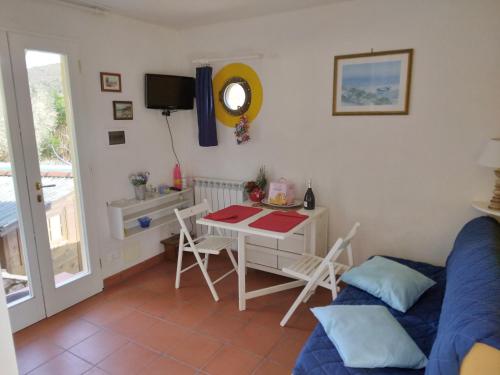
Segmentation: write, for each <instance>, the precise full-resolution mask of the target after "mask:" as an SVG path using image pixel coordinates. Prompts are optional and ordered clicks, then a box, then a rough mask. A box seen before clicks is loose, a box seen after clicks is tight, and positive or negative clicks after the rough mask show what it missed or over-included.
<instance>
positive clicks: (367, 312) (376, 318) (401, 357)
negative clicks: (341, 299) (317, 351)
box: [311, 305, 427, 369]
mask: <svg viewBox="0 0 500 375" xmlns="http://www.w3.org/2000/svg"><path fill="white" fill-rule="evenodd" d="M311 311H312V312H313V314H314V316H315V317H316V318H317V319H318V320H319V322H320V323H321V325H322V327H323V329H324V330H325V332H326V334H327V336H328V337H329V338H330V341H331V342H332V343H333V345H335V348H336V349H337V351H338V352H339V354H340V356H341V357H342V360H343V361H344V366H346V367H357V368H359V367H362V368H383V367H399V368H414V369H421V368H424V367H425V365H426V364H427V358H426V357H425V355H424V353H422V351H421V350H420V348H419V347H418V346H417V345H416V344H415V342H414V341H413V340H412V339H411V337H410V336H409V335H408V334H407V333H406V331H405V330H404V329H403V327H401V325H400V324H399V323H398V321H397V320H396V319H395V318H394V317H393V316H392V315H391V313H390V312H389V311H388V310H387V309H386V308H385V307H384V306H378V305H355V306H346V305H330V306H323V307H315V308H312V309H311Z"/></svg>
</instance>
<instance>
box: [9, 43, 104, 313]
mask: <svg viewBox="0 0 500 375" xmlns="http://www.w3.org/2000/svg"><path fill="white" fill-rule="evenodd" d="M7 38H8V43H9V49H8V52H9V54H10V61H11V68H12V79H13V82H14V92H15V103H16V106H17V108H18V110H17V115H18V132H19V133H20V134H21V136H20V138H21V144H22V156H23V159H24V166H25V171H24V179H25V181H24V184H25V185H26V190H27V195H28V199H27V201H28V202H29V211H30V214H31V220H32V230H33V233H34V238H35V242H36V244H35V245H34V247H35V248H36V255H37V261H38V269H39V279H40V284H41V288H42V290H43V301H44V306H45V313H46V315H47V316H50V315H53V314H55V313H57V312H58V311H61V310H63V309H65V308H67V307H69V306H71V305H73V304H75V303H77V302H79V301H81V300H83V299H85V298H88V297H89V296H91V295H93V294H95V293H97V292H99V291H100V290H102V277H101V275H100V268H99V257H98V254H97V251H96V246H95V244H94V242H93V238H95V234H94V233H95V230H93V228H92V226H91V225H87V224H88V223H89V222H91V220H87V218H88V216H91V213H90V212H91V209H92V205H91V204H90V202H92V200H91V199H90V196H89V193H90V189H89V183H88V181H89V180H90V175H89V171H90V168H81V165H82V164H83V165H88V164H87V163H88V162H87V159H86V158H85V152H81V149H80V148H79V147H78V146H79V144H78V140H79V138H80V136H81V135H82V131H81V130H80V131H79V127H78V124H80V123H79V121H77V119H78V116H76V113H77V108H78V104H77V103H78V98H77V93H78V92H77V90H75V87H77V86H78V79H79V70H78V65H77V57H76V49H75V48H74V45H73V43H71V42H69V41H66V40H61V39H49V38H39V37H34V36H27V35H22V34H17V33H8V35H7ZM83 134H84V132H83ZM82 155H83V157H82ZM82 170H83V173H82ZM85 171H87V172H85ZM86 203H88V204H86ZM25 247H27V246H25ZM28 258H29V259H28V261H29V262H31V261H32V259H31V257H30V256H29V254H28ZM32 284H33V283H32Z"/></svg>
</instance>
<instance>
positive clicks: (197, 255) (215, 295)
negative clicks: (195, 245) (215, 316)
mask: <svg viewBox="0 0 500 375" xmlns="http://www.w3.org/2000/svg"><path fill="white" fill-rule="evenodd" d="M193 250H194V251H193V254H194V256H195V258H196V261H197V262H198V265H199V266H200V269H201V273H202V274H203V277H204V278H205V281H206V282H207V284H208V288H209V289H210V291H211V292H212V296H213V297H214V300H215V302H217V301H218V300H219V295H218V294H217V291H216V290H215V287H214V284H213V283H212V280H211V279H210V276H209V275H208V272H207V269H206V268H205V264H204V263H203V260H202V259H201V257H200V254H199V253H198V251H197V250H196V249H193Z"/></svg>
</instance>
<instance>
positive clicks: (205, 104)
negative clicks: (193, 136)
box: [196, 66, 218, 147]
mask: <svg viewBox="0 0 500 375" xmlns="http://www.w3.org/2000/svg"><path fill="white" fill-rule="evenodd" d="M196 111H197V113H198V140H199V143H200V146H202V147H211V146H217V144H218V143H217V128H216V125H215V107H214V94H213V89H212V67H211V66H203V67H199V68H196Z"/></svg>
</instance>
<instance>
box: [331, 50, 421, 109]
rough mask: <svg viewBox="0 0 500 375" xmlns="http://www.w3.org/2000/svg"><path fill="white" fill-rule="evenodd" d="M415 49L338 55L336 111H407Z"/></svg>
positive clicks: (334, 101)
mask: <svg viewBox="0 0 500 375" xmlns="http://www.w3.org/2000/svg"><path fill="white" fill-rule="evenodd" d="M412 59H413V49H405V50H396V51H384V52H371V53H360V54H355V55H342V56H335V61H334V69H333V112H332V114H333V115H334V116H344V115H407V114H408V112H409V105H410V86H411V67H412Z"/></svg>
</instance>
